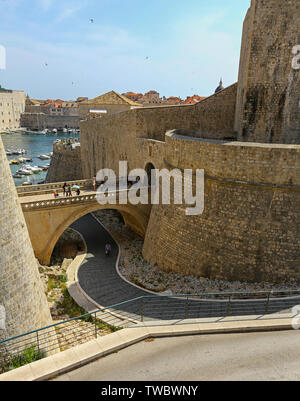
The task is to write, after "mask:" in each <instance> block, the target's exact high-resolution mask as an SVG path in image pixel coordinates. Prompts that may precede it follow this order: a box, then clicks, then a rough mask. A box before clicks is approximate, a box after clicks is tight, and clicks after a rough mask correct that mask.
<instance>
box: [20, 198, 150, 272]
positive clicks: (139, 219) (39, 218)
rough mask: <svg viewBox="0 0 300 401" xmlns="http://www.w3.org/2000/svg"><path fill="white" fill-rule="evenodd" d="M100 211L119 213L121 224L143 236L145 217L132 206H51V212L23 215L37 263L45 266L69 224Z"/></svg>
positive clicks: (28, 212)
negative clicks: (121, 218)
mask: <svg viewBox="0 0 300 401" xmlns="http://www.w3.org/2000/svg"><path fill="white" fill-rule="evenodd" d="M102 209H115V210H117V211H119V212H120V213H121V214H122V216H123V218H124V221H125V224H126V225H129V226H130V227H131V228H133V229H134V230H135V231H136V232H137V233H139V234H140V235H141V236H145V233H146V229H147V224H148V217H147V215H145V214H144V213H143V212H141V211H140V210H139V208H138V207H136V206H132V205H119V204H116V205H110V204H107V205H100V204H99V203H94V202H93V203H91V204H75V205H74V206H73V205H72V206H69V207H55V208H51V210H43V209H38V210H31V211H26V212H24V216H25V220H26V223H27V227H28V231H29V235H30V238H31V242H32V246H33V249H34V252H35V255H36V257H37V258H38V260H39V261H40V263H42V264H45V265H49V264H50V259H51V256H52V253H53V249H54V247H55V245H56V243H57V241H58V239H59V238H60V236H61V235H62V234H63V232H64V231H65V230H66V229H67V228H68V227H70V225H71V224H72V223H74V222H75V221H77V220H78V219H80V218H81V217H83V216H85V215H86V214H89V213H92V212H95V211H97V210H102Z"/></svg>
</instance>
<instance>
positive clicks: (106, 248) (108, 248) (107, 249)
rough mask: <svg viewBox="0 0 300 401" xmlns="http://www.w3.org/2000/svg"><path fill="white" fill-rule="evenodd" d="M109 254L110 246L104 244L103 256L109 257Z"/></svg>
mask: <svg viewBox="0 0 300 401" xmlns="http://www.w3.org/2000/svg"><path fill="white" fill-rule="evenodd" d="M110 252H111V245H110V244H106V245H105V255H106V256H109V255H110Z"/></svg>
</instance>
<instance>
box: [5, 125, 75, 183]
mask: <svg viewBox="0 0 300 401" xmlns="http://www.w3.org/2000/svg"><path fill="white" fill-rule="evenodd" d="M1 138H2V141H3V144H4V148H5V150H6V151H7V150H19V149H21V150H22V149H24V150H25V151H26V154H24V155H11V156H7V158H8V160H17V159H19V158H20V157H24V158H31V159H32V162H28V163H25V164H30V165H31V166H44V165H46V164H48V163H50V162H51V160H50V159H49V160H40V159H39V156H40V155H45V154H46V155H49V153H51V152H53V142H54V141H56V140H57V139H68V138H77V139H78V140H79V138H80V135H79V133H75V132H74V133H70V134H69V133H68V134H65V133H63V132H58V133H57V134H54V133H50V134H41V133H25V132H18V133H11V134H2V135H1ZM22 167H24V164H22V163H20V164H18V165H10V168H11V172H12V174H15V172H16V171H17V170H18V169H20V168H22ZM46 175H47V171H41V172H39V173H38V174H33V175H30V176H24V177H22V178H14V182H15V184H16V186H19V185H22V184H23V183H24V182H26V181H27V182H30V183H32V184H38V183H39V182H41V181H44V180H45V178H46Z"/></svg>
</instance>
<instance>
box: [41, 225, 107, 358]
mask: <svg viewBox="0 0 300 401" xmlns="http://www.w3.org/2000/svg"><path fill="white" fill-rule="evenodd" d="M83 249H84V244H83V242H82V239H81V236H80V235H79V234H78V233H77V232H76V231H74V230H72V229H70V228H69V229H67V230H66V231H65V232H64V234H63V235H62V236H61V238H60V239H59V241H58V243H57V245H56V247H55V249H54V251H53V255H52V258H51V263H50V266H42V265H39V271H40V276H41V279H42V282H43V285H44V290H45V294H46V296H47V300H48V304H49V308H50V311H51V315H52V319H53V321H54V323H58V322H62V321H65V320H68V319H70V318H73V317H76V316H81V315H83V314H85V313H86V311H85V310H84V309H82V308H80V307H79V306H78V305H77V304H76V303H75V301H74V300H73V299H72V297H71V296H70V295H69V292H68V290H67V286H66V282H67V269H68V267H69V266H70V264H71V263H72V261H73V259H74V258H75V257H76V255H77V253H78V252H80V251H82V250H83ZM94 323H95V322H94V320H93V318H88V319H85V320H75V321H73V322H72V323H64V324H63V325H61V326H57V327H56V334H57V338H58V341H59V344H60V349H61V351H63V350H66V349H68V348H71V347H73V346H75V345H79V344H83V343H85V342H87V341H89V340H91V339H93V338H94V336H95V324H94ZM97 326H98V328H97V335H98V336H103V335H106V334H109V333H111V332H112V331H114V328H113V327H110V326H109V325H107V324H105V323H103V322H101V321H97Z"/></svg>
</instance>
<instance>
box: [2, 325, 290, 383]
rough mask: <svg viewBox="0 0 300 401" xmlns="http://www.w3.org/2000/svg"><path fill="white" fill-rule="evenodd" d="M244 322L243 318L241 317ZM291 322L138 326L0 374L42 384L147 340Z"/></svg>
mask: <svg viewBox="0 0 300 401" xmlns="http://www.w3.org/2000/svg"><path fill="white" fill-rule="evenodd" d="M241 319H242V317H241ZM291 329H293V327H292V319H291V318H288V319H269V320H247V321H245V320H240V321H222V322H218V323H201V321H200V320H199V322H198V323H193V324H181V325H175V324H174V325H168V326H161V325H159V324H157V325H151V326H150V325H149V326H143V327H141V326H138V327H137V326H135V327H131V328H127V329H123V330H120V331H117V332H115V333H113V334H109V335H107V336H104V337H99V338H97V339H95V340H92V341H90V342H88V343H85V344H82V345H79V346H76V347H73V348H71V349H69V350H67V351H63V352H60V353H58V354H55V355H52V356H49V357H47V358H45V359H42V360H40V361H36V362H33V363H31V364H29V365H26V366H23V367H21V368H18V369H15V370H13V371H10V372H7V373H4V374H2V375H0V381H43V380H50V379H52V378H54V377H56V376H58V375H61V374H64V373H67V372H69V371H71V370H74V369H76V368H79V367H81V366H84V365H86V364H88V363H90V362H93V361H95V360H97V359H99V358H101V357H104V356H106V355H109V354H111V353H113V352H115V351H118V350H121V349H123V348H125V347H129V346H130V345H133V344H136V343H138V342H140V341H143V340H145V339H147V338H155V337H174V336H186V335H208V334H225V333H227V334H230V333H249V332H263V331H265V332H267V331H279V330H291Z"/></svg>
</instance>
